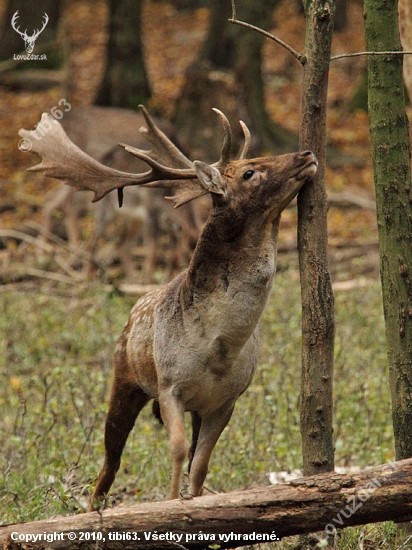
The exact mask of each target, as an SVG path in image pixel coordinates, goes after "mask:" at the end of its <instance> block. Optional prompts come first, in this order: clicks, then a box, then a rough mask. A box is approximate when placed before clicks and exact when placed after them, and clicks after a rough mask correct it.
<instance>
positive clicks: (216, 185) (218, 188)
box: [193, 160, 226, 195]
mask: <svg viewBox="0 0 412 550" xmlns="http://www.w3.org/2000/svg"><path fill="white" fill-rule="evenodd" d="M193 165H194V167H195V170H196V175H197V177H198V179H199V181H200V183H201V185H202V187H204V189H206V191H208V192H209V193H215V194H217V195H226V182H225V180H224V178H223V176H222V174H221V173H220V172H219V170H218V169H217V168H215V167H214V166H211V165H210V164H205V163H204V162H200V160H195V161H193Z"/></svg>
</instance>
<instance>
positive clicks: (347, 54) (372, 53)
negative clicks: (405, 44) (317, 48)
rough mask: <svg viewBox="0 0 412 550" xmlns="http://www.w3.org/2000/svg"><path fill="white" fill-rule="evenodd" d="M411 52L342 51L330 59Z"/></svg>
mask: <svg viewBox="0 0 412 550" xmlns="http://www.w3.org/2000/svg"><path fill="white" fill-rule="evenodd" d="M411 54H412V52H402V51H397V52H355V53H342V54H340V55H334V56H333V57H331V58H330V61H335V60H336V59H342V58H344V57H359V56H360V55H411Z"/></svg>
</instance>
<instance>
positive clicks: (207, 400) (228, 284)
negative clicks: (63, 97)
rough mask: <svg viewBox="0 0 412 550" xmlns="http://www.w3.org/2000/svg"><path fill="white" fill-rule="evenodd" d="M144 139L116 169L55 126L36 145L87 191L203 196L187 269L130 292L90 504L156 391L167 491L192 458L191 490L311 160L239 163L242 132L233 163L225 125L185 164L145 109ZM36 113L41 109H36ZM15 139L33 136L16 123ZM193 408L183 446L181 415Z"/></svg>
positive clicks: (241, 380) (252, 353)
mask: <svg viewBox="0 0 412 550" xmlns="http://www.w3.org/2000/svg"><path fill="white" fill-rule="evenodd" d="M143 112H144V114H145V117H146V120H147V125H148V131H146V133H145V135H146V136H147V138H148V140H149V141H150V142H151V144H152V149H151V150H150V151H149V152H144V151H141V150H137V149H134V148H132V147H128V146H124V147H125V149H126V150H127V151H129V152H130V153H132V154H133V155H136V156H137V157H138V158H141V159H142V160H144V161H145V162H147V164H148V165H149V166H150V169H149V170H148V171H146V172H145V173H142V174H125V173H122V172H117V171H116V170H113V169H110V168H107V167H105V166H102V165H101V164H99V163H98V162H96V161H94V160H93V159H91V158H90V157H88V156H87V155H85V154H84V153H83V152H82V151H80V150H79V149H78V148H77V147H76V146H74V145H73V144H72V143H71V142H70V141H69V139H68V138H67V136H66V135H65V133H64V131H63V129H62V128H61V126H60V125H59V124H58V123H56V124H53V129H52V131H50V132H49V133H48V134H46V136H45V137H44V138H43V139H42V140H41V141H38V142H36V143H34V147H33V150H34V151H35V152H37V153H39V154H40V155H41V156H42V157H43V160H42V162H41V164H39V165H38V166H35V167H33V168H32V169H34V170H43V171H44V172H45V173H46V174H48V175H51V176H54V177H58V178H61V179H63V180H65V181H67V182H68V183H70V185H72V186H73V187H74V188H75V189H78V190H80V189H89V190H92V191H94V193H95V200H99V199H101V198H102V197H103V196H104V195H105V194H106V193H108V192H109V191H111V190H113V189H122V188H123V187H124V186H126V185H145V184H146V185H148V186H150V187H159V186H160V187H166V188H171V189H174V191H175V196H174V201H175V203H176V205H180V204H183V203H184V202H187V201H189V200H192V199H194V198H196V197H198V196H201V195H203V194H204V193H210V195H211V197H212V201H213V210H212V213H211V215H210V217H209V220H208V222H207V224H206V226H205V228H204V230H203V232H202V235H201V236H200V239H199V241H198V243H197V247H196V249H195V251H194V254H193V257H192V260H191V263H190V265H189V268H188V269H187V270H186V271H184V272H183V273H181V274H180V275H178V276H177V277H176V278H175V279H174V280H173V281H171V282H170V283H169V284H168V285H167V286H166V287H164V288H161V289H159V290H156V291H154V292H151V293H149V294H148V295H146V296H145V297H143V298H141V299H140V300H138V301H137V303H136V305H135V306H134V308H133V309H132V311H131V314H130V317H129V320H128V321H127V323H126V325H125V328H124V330H123V333H122V334H121V336H120V338H119V340H118V342H117V345H116V349H115V353H114V369H115V372H114V383H113V387H112V393H111V398H110V405H109V412H108V415H107V420H106V430H105V446H106V456H105V462H104V466H103V469H102V471H101V473H100V476H99V479H98V483H97V487H96V489H95V491H94V494H93V496H92V504H91V510H92V509H94V507H95V506H96V505H97V504H98V502H99V499H101V498H102V497H104V495H105V494H107V492H108V491H109V489H110V487H111V485H112V483H113V481H114V478H115V475H116V472H117V470H118V468H119V465H120V459H121V455H122V451H123V447H124V445H125V443H126V440H127V437H128V434H129V433H130V430H131V429H132V427H133V425H134V423H135V420H136V417H137V415H138V414H139V412H140V411H141V410H142V408H143V407H144V406H145V405H146V404H147V403H148V401H150V400H151V399H154V400H156V401H158V403H159V405H160V412H161V416H162V419H163V422H164V424H165V426H166V429H167V433H168V436H169V444H170V452H171V455H172V481H171V492H170V497H171V498H177V497H178V496H179V488H180V481H181V473H182V467H183V463H184V461H185V460H186V458H187V457H189V494H190V495H193V496H197V495H200V494H201V492H202V485H203V482H204V479H205V477H206V474H207V470H208V464H209V459H210V456H211V453H212V451H213V448H214V446H215V444H216V442H217V440H218V438H219V436H220V434H221V433H222V430H223V429H224V428H225V426H226V425H227V423H228V422H229V419H230V417H231V415H232V412H233V409H234V406H235V403H236V400H237V399H238V397H239V396H240V395H241V394H242V393H243V392H244V391H245V390H246V388H247V387H248V386H249V384H250V382H251V380H252V377H253V374H254V371H255V368H256V363H257V357H258V330H257V326H258V323H259V319H260V317H261V315H262V312H263V309H264V307H265V305H266V302H267V300H268V297H269V294H270V291H271V288H272V283H273V279H274V275H275V265H276V241H277V233H278V227H279V218H280V213H281V212H282V210H283V209H284V208H285V206H286V205H287V204H289V202H290V201H291V200H292V199H293V197H294V196H295V195H296V194H297V192H298V191H299V189H300V188H301V186H302V185H303V184H304V183H305V181H306V180H307V179H308V178H311V177H313V175H314V174H315V173H316V169H317V160H316V157H315V156H314V154H313V153H312V152H310V151H305V152H303V153H292V154H288V155H282V156H279V157H267V158H255V159H250V160H248V159H247V158H246V157H247V153H248V148H249V144H250V134H249V132H248V130H247V128H246V127H245V126H244V125H243V123H242V128H243V129H244V132H245V145H244V148H243V151H242V152H241V154H240V158H239V160H235V161H232V162H231V161H230V160H229V154H230V148H231V133H230V127H229V123H228V122H227V120H226V118H225V117H224V115H223V114H222V113H219V112H218V113H219V114H220V117H221V119H222V122H223V126H224V131H225V136H224V142H223V147H222V153H221V157H220V160H219V161H218V162H217V163H216V164H214V165H208V164H204V163H202V162H199V161H194V162H191V161H189V159H187V158H186V157H185V156H184V155H182V153H181V152H180V151H179V150H178V149H177V148H176V147H175V146H174V145H173V144H172V143H171V142H170V141H169V140H168V139H167V138H166V136H165V135H164V134H162V133H161V132H160V131H159V130H158V129H157V128H156V127H155V126H154V124H153V123H152V121H151V120H150V118H149V116H148V115H147V113H146V112H145V111H144V110H143ZM43 116H45V115H43ZM19 134H20V136H21V137H25V138H28V139H30V137H31V133H30V132H29V131H27V130H20V132H19ZM185 411H189V412H190V413H191V415H192V427H193V434H192V444H191V446H190V449H189V447H188V444H187V441H186V437H185V432H184V422H183V417H184V413H185Z"/></svg>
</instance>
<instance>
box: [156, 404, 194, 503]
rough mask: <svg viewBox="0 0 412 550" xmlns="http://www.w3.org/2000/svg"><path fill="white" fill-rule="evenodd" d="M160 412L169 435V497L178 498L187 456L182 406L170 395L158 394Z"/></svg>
mask: <svg viewBox="0 0 412 550" xmlns="http://www.w3.org/2000/svg"><path fill="white" fill-rule="evenodd" d="M159 403H160V412H161V415H162V419H163V422H164V425H165V427H166V430H167V434H168V436H169V448H170V454H171V455H172V481H171V485H170V498H171V499H174V498H179V491H180V481H181V478H182V470H183V463H184V461H185V460H186V458H187V452H188V444H187V441H186V435H185V427H184V408H183V406H182V404H181V403H180V402H179V401H178V400H177V399H176V398H175V397H173V396H172V395H170V394H165V395H164V394H163V395H159Z"/></svg>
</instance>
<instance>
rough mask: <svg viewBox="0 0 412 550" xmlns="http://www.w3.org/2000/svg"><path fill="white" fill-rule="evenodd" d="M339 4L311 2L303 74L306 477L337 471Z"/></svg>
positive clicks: (301, 194)
mask: <svg viewBox="0 0 412 550" xmlns="http://www.w3.org/2000/svg"><path fill="white" fill-rule="evenodd" d="M334 9H335V3H334V1H325V0H314V1H309V0H307V1H306V2H305V10H306V19H307V23H306V41H305V55H306V58H307V62H306V63H305V65H304V70H303V82H302V90H303V92H302V104H301V126H300V149H301V150H302V151H303V150H306V149H310V150H312V151H313V152H314V153H315V154H316V156H317V157H318V161H319V167H318V171H317V173H316V176H315V177H314V179H313V181H312V182H310V183H308V184H306V185H304V186H303V188H302V190H301V191H300V192H299V195H298V250H299V269H300V279H301V289H302V388H301V403H300V407H301V413H300V415H301V435H302V453H303V471H304V474H305V475H311V474H316V473H320V472H326V471H331V470H333V467H334V452H333V441H332V431H333V429H332V408H333V401H332V392H333V344H334V313H333V293H332V285H331V281H330V274H329V266H328V243H327V198H326V186H325V165H326V161H325V155H326V94H327V86H328V72H329V59H330V51H331V42H332V33H333V17H334Z"/></svg>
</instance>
